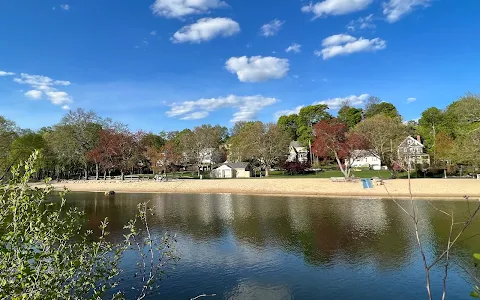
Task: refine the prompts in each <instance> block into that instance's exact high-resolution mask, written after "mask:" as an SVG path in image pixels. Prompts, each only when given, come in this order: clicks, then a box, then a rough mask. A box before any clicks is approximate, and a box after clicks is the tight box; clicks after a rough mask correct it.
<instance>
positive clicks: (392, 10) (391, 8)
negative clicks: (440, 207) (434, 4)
mask: <svg viewBox="0 0 480 300" xmlns="http://www.w3.org/2000/svg"><path fill="white" fill-rule="evenodd" d="M429 3H430V0H390V1H388V2H386V3H383V14H384V15H385V16H386V17H387V21H388V22H389V23H395V22H397V21H398V20H400V19H401V18H402V17H403V16H404V15H407V14H409V13H411V12H412V11H413V10H414V9H415V7H417V6H423V7H426V6H428V5H429Z"/></svg>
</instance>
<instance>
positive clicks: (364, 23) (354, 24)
mask: <svg viewBox="0 0 480 300" xmlns="http://www.w3.org/2000/svg"><path fill="white" fill-rule="evenodd" d="M376 27H377V26H376V25H375V24H373V14H370V15H368V16H366V17H359V18H358V19H356V20H352V21H350V23H348V25H347V29H348V30H350V31H356V30H365V29H374V28H376Z"/></svg>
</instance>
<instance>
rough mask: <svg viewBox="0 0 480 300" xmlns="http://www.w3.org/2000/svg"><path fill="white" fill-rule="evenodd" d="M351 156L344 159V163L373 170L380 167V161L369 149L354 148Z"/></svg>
mask: <svg viewBox="0 0 480 300" xmlns="http://www.w3.org/2000/svg"><path fill="white" fill-rule="evenodd" d="M352 154H353V155H352V158H350V159H349V160H345V164H347V165H349V166H350V167H352V168H370V169H373V170H381V169H382V161H381V160H380V158H378V157H377V156H375V155H373V154H372V152H371V151H367V150H355V151H353V153H352Z"/></svg>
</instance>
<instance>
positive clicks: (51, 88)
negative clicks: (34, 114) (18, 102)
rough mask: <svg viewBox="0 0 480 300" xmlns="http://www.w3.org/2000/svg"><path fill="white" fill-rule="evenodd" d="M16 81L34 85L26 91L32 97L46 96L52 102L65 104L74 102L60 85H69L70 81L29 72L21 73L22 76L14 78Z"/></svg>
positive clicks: (27, 95)
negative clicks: (61, 89) (60, 88)
mask: <svg viewBox="0 0 480 300" xmlns="http://www.w3.org/2000/svg"><path fill="white" fill-rule="evenodd" d="M13 81H14V82H16V83H19V84H25V85H29V86H30V87H32V90H29V91H28V92H26V93H25V96H26V97H28V98H31V99H41V98H43V97H46V98H47V99H48V100H49V101H50V102H51V103H52V104H55V105H63V106H65V105H66V104H69V103H72V102H73V100H72V97H70V95H68V93H66V92H63V91H59V90H58V88H59V87H65V86H69V85H70V84H71V82H70V81H66V80H54V79H52V78H50V77H47V76H42V75H30V74H27V73H20V77H16V78H14V79H13Z"/></svg>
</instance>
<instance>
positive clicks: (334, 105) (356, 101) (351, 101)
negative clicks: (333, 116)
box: [314, 94, 370, 110]
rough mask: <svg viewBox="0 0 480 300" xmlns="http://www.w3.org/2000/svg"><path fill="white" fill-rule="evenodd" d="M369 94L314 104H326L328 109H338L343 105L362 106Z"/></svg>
mask: <svg viewBox="0 0 480 300" xmlns="http://www.w3.org/2000/svg"><path fill="white" fill-rule="evenodd" d="M369 96H370V95H369V94H362V95H360V96H355V95H350V96H347V97H344V98H332V99H328V100H322V101H318V102H315V103H314V104H326V105H328V108H329V109H333V110H336V109H339V108H341V107H342V106H343V104H345V103H348V105H350V106H357V107H358V106H363V105H364V104H365V101H367V99H368V97H369Z"/></svg>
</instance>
